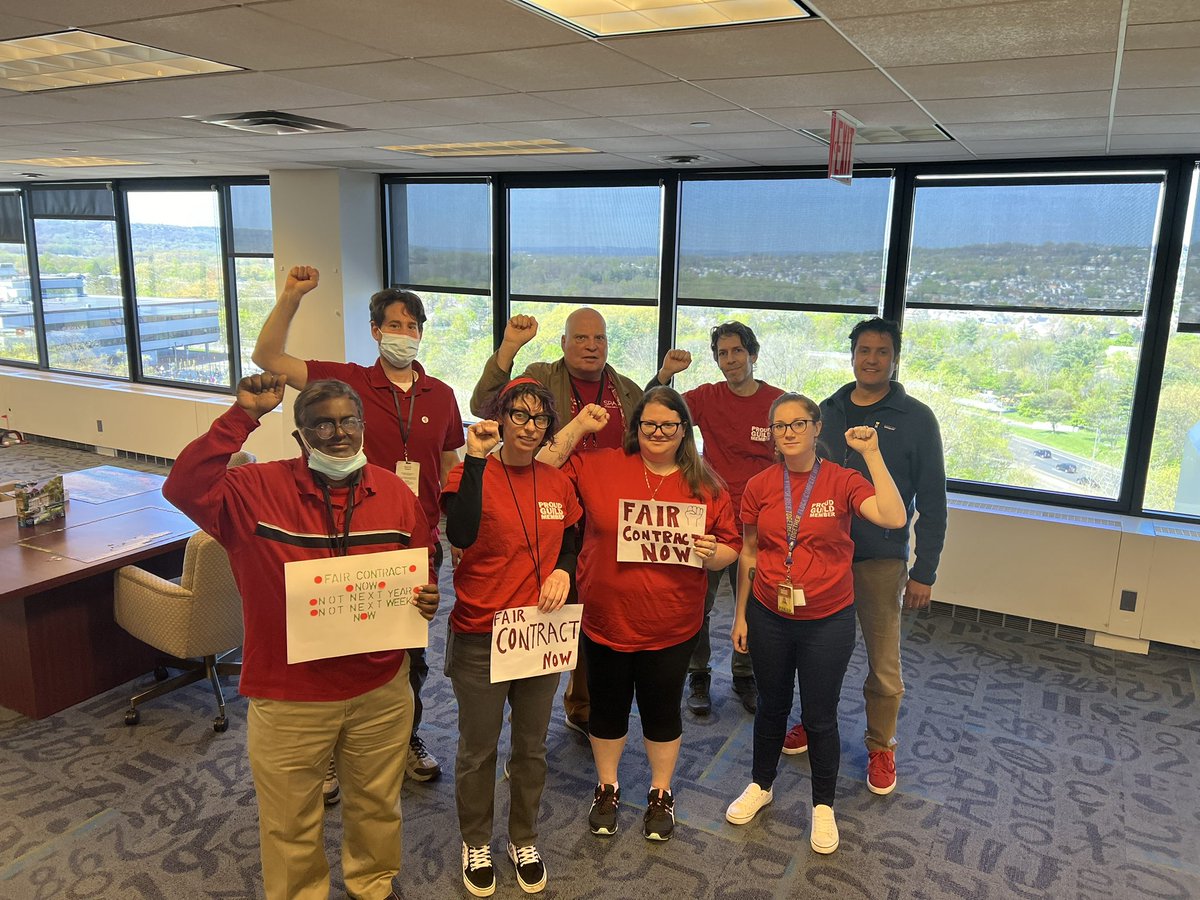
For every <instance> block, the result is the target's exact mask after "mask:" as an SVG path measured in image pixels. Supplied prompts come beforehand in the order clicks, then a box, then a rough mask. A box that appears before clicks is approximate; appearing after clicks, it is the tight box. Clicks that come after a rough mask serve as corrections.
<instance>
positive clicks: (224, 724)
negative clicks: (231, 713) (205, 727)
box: [213, 716, 229, 734]
mask: <svg viewBox="0 0 1200 900" xmlns="http://www.w3.org/2000/svg"><path fill="white" fill-rule="evenodd" d="M228 730H229V719H227V718H226V717H225V716H217V717H216V718H215V719H213V731H215V732H216V733H217V734H220V733H221V732H223V731H228Z"/></svg>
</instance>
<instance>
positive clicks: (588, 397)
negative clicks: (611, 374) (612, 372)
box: [559, 375, 625, 453]
mask: <svg viewBox="0 0 1200 900" xmlns="http://www.w3.org/2000/svg"><path fill="white" fill-rule="evenodd" d="M571 388H572V389H573V393H572V395H571V408H570V409H569V410H568V411H567V413H566V416H565V421H564V422H562V423H560V424H563V425H565V424H566V423H567V422H569V421H571V419H572V418H574V417H575V416H576V415H578V414H579V410H580V409H581V407H580V405H579V401H580V400H582V401H583V405H584V406H587V405H588V404H589V403H599V404H600V405H601V406H603V407H604V408H605V409H606V410H608V424H607V425H605V426H604V427H603V428H602V429H601V430H600V431H598V432H597V433H596V434H594V435H592V434H585V435H584V436H583V437H582V438H580V440H579V443H578V444H576V445H575V452H577V453H582V452H586V451H589V450H602V449H604V448H616V449H620V448H621V446H622V445H623V442H624V440H625V413H624V412H623V411H622V409H621V401H620V400H619V399H618V398H617V389H616V388H615V387H614V386H613V383H612V381H611V380H610V379H608V378H605V379H604V393H603V394H601V395H600V396H599V399H597V395H598V394H599V393H600V382H599V381H580V380H579V379H578V378H576V377H575V376H574V375H572V376H571ZM559 415H560V416H561V415H563V413H562V412H560V413H559Z"/></svg>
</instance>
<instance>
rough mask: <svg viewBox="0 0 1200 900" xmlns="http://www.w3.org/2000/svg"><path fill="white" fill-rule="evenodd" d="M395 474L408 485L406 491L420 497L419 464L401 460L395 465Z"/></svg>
mask: <svg viewBox="0 0 1200 900" xmlns="http://www.w3.org/2000/svg"><path fill="white" fill-rule="evenodd" d="M396 474H397V475H399V476H400V480H401V481H403V482H404V483H405V484H407V485H408V489H409V490H410V491H412V492H413V493H414V494H416V495H417V496H418V497H419V496H421V464H420V463H419V462H413V461H411V460H406V459H401V460H399V461H397V463H396Z"/></svg>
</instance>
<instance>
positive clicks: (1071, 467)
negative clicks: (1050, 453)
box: [1054, 462, 1079, 475]
mask: <svg viewBox="0 0 1200 900" xmlns="http://www.w3.org/2000/svg"><path fill="white" fill-rule="evenodd" d="M1054 468H1056V469H1058V471H1060V472H1066V473H1067V474H1068V475H1074V474H1075V473H1076V472H1078V471H1079V467H1078V466H1077V465H1075V463H1069V462H1060V463H1059V464H1058V465H1057V466H1055V467H1054Z"/></svg>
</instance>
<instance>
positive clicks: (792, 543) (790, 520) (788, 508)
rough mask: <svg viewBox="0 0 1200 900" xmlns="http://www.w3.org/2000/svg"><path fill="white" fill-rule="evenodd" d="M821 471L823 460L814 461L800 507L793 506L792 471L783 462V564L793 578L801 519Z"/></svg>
mask: <svg viewBox="0 0 1200 900" xmlns="http://www.w3.org/2000/svg"><path fill="white" fill-rule="evenodd" d="M820 471H821V461H820V460H819V459H818V460H816V461H815V462H813V467H812V470H811V471H810V472H809V473H808V482H807V483H806V484H805V485H804V495H803V496H802V497H801V498H800V509H799V510H793V508H792V473H791V472H789V471H788V467H787V463H784V464H783V503H784V506H783V511H784V516H785V518H784V521H785V522H786V523H787V546H788V552H787V559H785V560H784V561H783V564H784V565H785V566H787V567H788V577H789V579H790V578H791V571H792V552H793V551H794V550H795V549H796V544H797V543H798V542H799V540H800V520H801V519H803V518H804V513H805V510H807V509H808V498H809V497H811V496H812V492H813V487H814V486H815V485H816V483H817V473H818V472H820Z"/></svg>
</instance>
